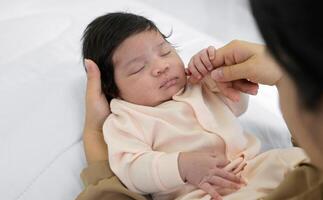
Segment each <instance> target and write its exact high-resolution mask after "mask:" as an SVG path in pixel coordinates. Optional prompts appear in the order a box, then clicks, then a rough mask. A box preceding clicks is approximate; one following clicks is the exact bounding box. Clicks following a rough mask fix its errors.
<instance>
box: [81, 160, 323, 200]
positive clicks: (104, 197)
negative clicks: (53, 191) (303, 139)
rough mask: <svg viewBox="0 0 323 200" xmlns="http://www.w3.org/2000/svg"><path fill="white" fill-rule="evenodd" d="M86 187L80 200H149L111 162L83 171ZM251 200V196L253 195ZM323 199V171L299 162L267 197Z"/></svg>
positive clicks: (290, 199)
mask: <svg viewBox="0 0 323 200" xmlns="http://www.w3.org/2000/svg"><path fill="white" fill-rule="evenodd" d="M81 178H82V180H83V182H84V185H85V189H84V190H83V192H82V193H81V194H80V195H79V196H78V197H77V200H110V199H111V200H150V199H151V197H150V196H142V195H139V194H137V193H134V192H131V191H129V190H128V189H127V188H126V187H125V186H124V185H123V184H122V183H121V182H120V180H119V179H118V178H117V177H116V176H115V175H114V174H113V172H112V171H111V169H110V167H109V165H108V162H107V161H102V162H97V163H94V164H91V165H89V166H88V167H87V168H85V169H84V170H83V171H82V173H81ZM251 199H252V197H251ZM280 199H282V200H301V199H310V200H312V199H313V200H320V199H323V173H322V172H321V171H319V170H318V169H316V168H315V167H314V166H313V165H311V164H305V163H303V164H300V165H299V166H298V167H297V168H296V169H295V170H294V171H293V172H291V173H290V174H287V176H286V178H285V179H284V181H283V182H282V183H281V184H280V185H279V186H278V187H277V188H276V189H275V190H274V191H273V192H272V193H270V194H269V195H268V196H267V197H266V198H264V200H280Z"/></svg>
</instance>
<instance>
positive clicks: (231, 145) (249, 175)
mask: <svg viewBox="0 0 323 200" xmlns="http://www.w3.org/2000/svg"><path fill="white" fill-rule="evenodd" d="M214 56H216V55H215V49H214V47H209V48H207V49H203V50H201V51H200V52H199V53H197V54H196V55H194V56H193V57H192V59H191V61H190V63H189V67H188V69H186V70H185V67H184V64H183V62H182V60H181V58H180V57H179V56H178V54H177V53H176V50H175V49H174V48H173V47H172V45H171V44H170V43H169V42H168V41H167V37H166V36H165V35H163V34H162V33H161V32H160V31H159V29H158V28H157V27H156V25H155V24H154V23H153V22H152V21H150V20H148V19H146V18H144V17H142V16H139V15H134V14H130V13H110V14H107V15H104V16H101V17H98V18H97V19H95V20H94V21H93V22H91V23H90V24H89V25H88V27H87V28H86V30H85V33H84V37H83V57H84V58H88V59H92V60H93V61H94V62H96V63H97V65H98V66H99V69H100V71H101V80H102V90H103V92H104V94H105V96H106V98H107V100H108V101H109V103H110V107H111V112H112V113H111V114H110V115H109V117H108V118H107V119H106V121H105V122H104V125H103V133H104V138H105V141H106V143H107V145H108V150H109V162H110V165H111V169H112V171H113V172H114V173H115V174H116V175H117V176H118V178H119V179H120V180H121V181H122V183H123V184H124V185H125V186H126V187H127V188H128V189H129V190H132V191H135V192H138V193H140V194H151V195H152V197H153V199H158V200H159V199H180V200H186V199H190V200H192V199H202V200H204V199H205V200H210V199H211V198H212V197H216V196H217V193H220V194H222V195H224V197H223V198H224V199H257V198H261V197H263V196H265V195H266V194H268V193H269V192H270V191H271V190H273V189H274V188H275V187H277V185H278V184H279V183H280V181H281V180H283V178H284V175H285V174H286V173H287V172H288V171H290V170H292V169H293V168H294V166H296V165H297V164H298V163H299V162H301V161H303V160H305V159H307V158H306V156H305V155H304V153H303V151H302V150H300V149H298V148H291V149H284V150H283V149H280V150H271V151H268V152H265V153H262V154H259V149H260V142H259V140H258V139H257V138H256V137H254V136H253V135H251V134H248V133H246V132H245V131H243V129H242V127H241V126H240V124H239V123H238V120H237V118H236V117H237V116H239V115H240V114H242V113H243V112H244V111H245V110H246V108H247V104H248V98H247V96H246V95H242V94H240V96H239V97H238V98H236V101H232V100H230V99H227V98H225V97H224V96H223V95H221V92H219V90H218V89H217V84H216V83H215V82H214V81H213V80H211V79H210V77H209V72H210V70H212V60H213V58H214ZM191 74H193V75H195V76H194V77H195V78H193V76H191V78H190V79H191V81H188V78H187V76H188V75H191ZM191 82H194V83H195V84H192V83H191ZM202 152H203V153H202ZM221 157H224V158H226V159H227V160H229V162H228V163H226V162H225V163H224V162H223V163H221V162H218V160H219V158H221ZM222 160H223V159H222ZM241 177H243V178H241ZM244 180H247V183H246V182H245V181H244ZM223 188H231V190H230V189H223ZM236 190H238V191H236Z"/></svg>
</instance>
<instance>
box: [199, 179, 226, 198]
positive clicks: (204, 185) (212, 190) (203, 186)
mask: <svg viewBox="0 0 323 200" xmlns="http://www.w3.org/2000/svg"><path fill="white" fill-rule="evenodd" d="M199 188H201V189H202V190H204V191H205V192H207V193H208V194H209V195H211V197H212V198H213V199H217V200H222V198H221V196H220V194H219V193H218V192H217V191H216V189H215V187H213V186H212V185H211V184H210V183H208V182H202V183H201V184H200V185H199Z"/></svg>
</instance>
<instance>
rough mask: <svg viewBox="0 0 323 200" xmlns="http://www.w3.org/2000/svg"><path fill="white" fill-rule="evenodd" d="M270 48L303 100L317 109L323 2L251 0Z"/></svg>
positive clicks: (322, 78) (322, 84) (322, 82)
mask: <svg viewBox="0 0 323 200" xmlns="http://www.w3.org/2000/svg"><path fill="white" fill-rule="evenodd" d="M250 5H251V9H252V12H253V15H254V16H255V19H256V22H257V24H258V26H259V29H260V32H261V34H262V36H263V38H264V40H265V41H266V44H267V47H268V49H269V51H270V52H271V54H272V55H273V56H274V58H275V59H276V60H277V61H278V62H279V63H280V64H281V67H282V68H283V69H284V70H285V71H286V72H287V73H288V74H289V76H290V77H291V78H292V79H293V81H294V82H295V84H296V87H297V93H298V96H299V98H300V101H301V103H302V104H303V105H304V106H305V107H306V108H307V109H309V110H314V109H316V108H317V107H318V106H319V105H320V102H321V101H322V99H323V95H322V89H323V31H322V30H323V29H322V20H323V15H322V13H323V12H322V3H321V1H318V0H314V1H306V0H251V1H250Z"/></svg>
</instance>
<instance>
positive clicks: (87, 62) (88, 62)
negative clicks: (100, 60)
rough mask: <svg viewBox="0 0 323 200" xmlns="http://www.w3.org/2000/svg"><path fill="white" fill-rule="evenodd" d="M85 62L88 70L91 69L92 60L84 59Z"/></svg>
mask: <svg viewBox="0 0 323 200" xmlns="http://www.w3.org/2000/svg"><path fill="white" fill-rule="evenodd" d="M84 64H85V67H86V70H91V69H90V68H91V65H90V60H88V59H84Z"/></svg>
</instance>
